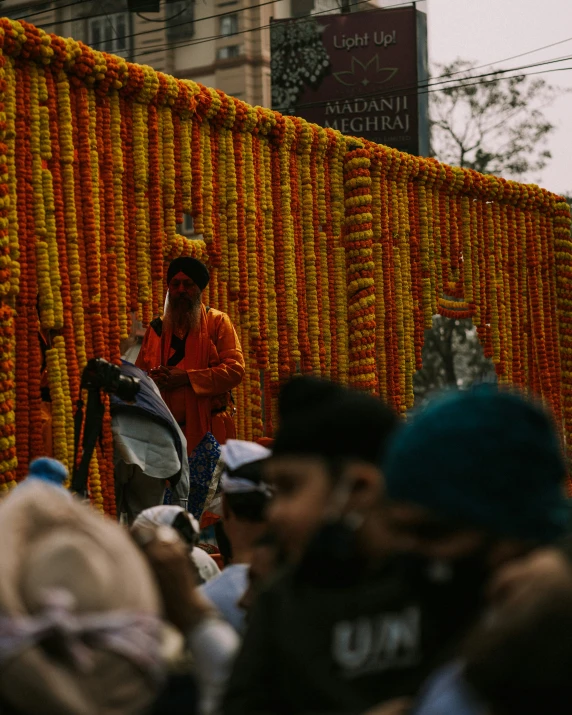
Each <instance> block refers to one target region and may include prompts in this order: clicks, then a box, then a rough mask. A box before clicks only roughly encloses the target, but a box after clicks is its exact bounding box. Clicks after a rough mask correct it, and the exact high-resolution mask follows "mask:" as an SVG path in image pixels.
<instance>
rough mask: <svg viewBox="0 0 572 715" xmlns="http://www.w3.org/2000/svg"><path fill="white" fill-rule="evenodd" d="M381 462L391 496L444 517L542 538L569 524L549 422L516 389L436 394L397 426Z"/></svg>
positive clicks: (560, 464) (504, 532)
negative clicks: (415, 413) (514, 391)
mask: <svg viewBox="0 0 572 715" xmlns="http://www.w3.org/2000/svg"><path fill="white" fill-rule="evenodd" d="M382 466H383V471H384V474H385V479H386V485H387V494H388V496H389V498H390V499H392V500H395V501H401V502H409V503H413V504H417V505H419V506H423V507H425V508H426V509H428V510H430V511H431V512H433V513H434V514H435V515H437V516H438V517H439V518H440V519H443V520H449V521H454V522H455V523H461V524H466V525H467V526H468V527H476V528H480V529H483V530H485V531H488V532H491V533H494V534H498V535H504V536H508V537H512V538H518V539H524V540H529V539H530V540H534V541H539V542H549V541H552V540H554V539H556V538H557V537H558V536H560V535H561V534H562V533H563V531H564V530H565V528H566V526H567V523H568V516H567V507H566V501H565V498H564V490H563V483H564V478H565V476H566V467H565V464H564V460H563V456H562V452H561V449H560V445H559V442H558V437H557V435H556V432H555V430H554V426H553V424H552V422H551V420H550V418H549V417H548V415H547V414H546V413H545V412H544V411H543V410H541V409H540V408H539V407H537V406H536V405H534V404H532V403H531V402H528V401H527V400H525V399H524V398H523V397H521V396H520V395H517V394H514V393H509V392H498V391H496V390H493V389H491V388H480V389H479V390H475V391H470V392H455V393H452V394H448V395H445V396H443V397H440V398H438V399H437V400H435V401H433V402H432V403H430V404H429V406H428V407H427V408H426V409H425V410H423V411H422V412H420V413H419V414H418V415H417V416H416V417H414V418H413V420H412V421H411V422H409V423H408V424H407V425H405V426H404V427H403V428H402V429H401V430H400V431H399V432H398V434H397V436H396V437H395V439H394V441H393V442H392V444H391V445H390V447H389V449H388V451H387V453H386V457H385V459H384V461H383V465H382Z"/></svg>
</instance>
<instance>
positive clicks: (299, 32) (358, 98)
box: [271, 6, 429, 155]
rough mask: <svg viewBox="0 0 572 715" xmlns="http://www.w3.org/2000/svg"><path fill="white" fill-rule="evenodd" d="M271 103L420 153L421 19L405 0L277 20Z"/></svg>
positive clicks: (424, 133) (423, 115)
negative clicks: (365, 8)
mask: <svg viewBox="0 0 572 715" xmlns="http://www.w3.org/2000/svg"><path fill="white" fill-rule="evenodd" d="M271 48H272V61H271V67H272V104H273V108H274V109H276V110H278V111H280V112H282V113H283V114H295V115H297V116H300V117H304V118H305V119H307V120H308V121H311V122H315V123H316V124H320V125H321V126H323V127H331V128H333V129H338V130H339V131H341V132H342V133H344V134H353V135H357V136H360V137H365V138H366V139H371V140H372V141H375V142H378V143H380V144H386V145H388V146H393V147H395V148H397V149H400V150H401V151H407V152H409V153H411V154H421V155H424V154H427V153H428V144H429V131H428V116H427V94H426V86H425V85H426V81H427V77H428V74H427V19H426V15H425V13H422V12H420V11H418V10H416V9H415V8H414V7H413V6H412V7H406V8H399V9H397V8H396V9H387V10H383V9H380V10H373V11H368V12H357V13H351V14H346V15H327V16H315V17H311V16H310V17H305V18H302V19H298V20H279V21H275V22H273V23H272V27H271Z"/></svg>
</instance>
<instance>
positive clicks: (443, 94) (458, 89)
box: [430, 59, 561, 181]
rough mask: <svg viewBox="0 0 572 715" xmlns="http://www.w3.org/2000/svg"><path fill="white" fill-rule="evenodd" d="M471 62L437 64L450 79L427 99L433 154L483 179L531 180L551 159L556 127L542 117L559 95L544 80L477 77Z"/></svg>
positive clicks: (437, 70)
mask: <svg viewBox="0 0 572 715" xmlns="http://www.w3.org/2000/svg"><path fill="white" fill-rule="evenodd" d="M479 73H480V72H479V70H475V63H474V62H469V61H467V60H462V59H457V60H455V62H452V63H451V64H446V65H437V66H436V67H435V69H434V75H435V76H439V77H441V78H442V77H443V76H444V77H449V78H450V80H451V81H449V82H447V83H446V84H445V85H444V86H443V88H442V89H439V91H437V92H433V93H432V94H431V104H430V122H431V151H432V154H433V155H434V156H436V157H437V158H438V159H439V160H440V161H443V162H445V163H447V164H453V165H455V166H462V167H466V168H470V169H475V170H476V171H480V172H482V173H485V174H501V175H503V176H506V177H510V178H523V177H524V178H527V179H528V181H530V180H531V179H532V177H531V174H533V173H534V172H537V171H539V170H540V169H543V168H544V167H545V166H546V165H547V163H548V160H549V159H550V158H551V154H550V152H549V151H548V150H547V149H546V142H547V138H548V136H549V135H550V133H551V132H552V131H553V130H554V125H553V124H552V123H551V122H549V121H548V120H547V119H546V117H545V116H544V114H543V109H545V108H546V107H547V106H549V105H550V104H551V103H552V102H553V101H554V99H555V98H556V97H557V96H558V94H559V93H560V92H561V90H559V89H558V88H556V87H553V86H551V85H549V84H548V83H547V82H545V81H544V80H542V79H538V78H531V77H526V76H523V75H520V76H517V77H508V78H507V77H505V76H504V73H503V72H501V71H500V70H495V71H493V73H492V74H490V75H488V76H487V77H482V78H476V79H472V80H471V79H470V78H471V77H472V76H475V75H478V74H479Z"/></svg>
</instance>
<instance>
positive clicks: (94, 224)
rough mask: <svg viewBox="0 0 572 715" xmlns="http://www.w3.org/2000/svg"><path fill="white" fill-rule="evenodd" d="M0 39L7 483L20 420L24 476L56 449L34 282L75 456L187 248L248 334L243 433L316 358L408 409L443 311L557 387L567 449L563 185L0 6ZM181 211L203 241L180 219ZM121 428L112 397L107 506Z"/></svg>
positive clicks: (540, 388) (99, 481) (100, 499)
mask: <svg viewBox="0 0 572 715" xmlns="http://www.w3.org/2000/svg"><path fill="white" fill-rule="evenodd" d="M0 45H1V46H2V48H3V53H4V54H3V55H0V144H4V145H5V149H3V151H0V174H1V176H2V178H1V179H0V191H3V192H4V193H2V197H3V198H4V202H2V201H0V331H3V336H4V338H5V340H4V341H3V342H2V350H0V391H2V392H3V394H4V395H5V396H6V397H5V399H4V401H3V402H1V404H2V409H1V410H0V485H1V488H2V489H3V490H5V488H6V481H8V482H9V483H12V481H13V479H12V476H11V474H13V469H14V467H15V462H13V461H11V460H14V459H15V457H13V455H12V452H11V450H13V449H14V447H13V438H14V429H15V432H16V436H17V444H18V453H19V456H20V458H21V464H20V468H19V470H18V475H19V477H21V476H23V475H24V474H25V470H26V465H27V463H28V461H29V459H30V458H31V457H33V456H34V455H36V454H39V453H41V450H42V440H41V420H40V414H39V409H40V394H39V386H40V383H39V376H40V364H41V355H40V349H39V343H38V340H36V333H37V329H38V313H37V310H36V304H37V303H38V296H39V306H40V318H41V320H42V324H43V326H44V328H46V329H50V328H52V327H60V326H63V335H62V336H61V338H58V342H57V346H56V345H55V344H54V347H53V348H52V352H51V353H50V365H51V372H52V375H56V377H58V376H61V380H59V379H57V380H55V382H54V381H53V389H54V394H55V398H56V410H55V417H56V420H55V431H56V432H57V433H58V435H60V436H63V434H64V432H65V442H66V448H67V451H68V461H69V451H70V436H71V429H70V422H71V417H70V404H71V400H72V399H75V397H76V396H77V395H72V393H73V392H76V390H77V386H78V384H79V375H80V370H81V368H82V366H83V365H84V364H85V361H86V359H87V358H88V357H91V356H92V355H94V354H99V355H104V356H110V357H112V358H113V359H114V360H118V357H119V356H118V345H119V339H120V338H122V337H126V336H127V334H128V331H129V327H130V320H131V318H130V316H129V312H137V313H138V315H139V317H142V318H143V319H144V321H148V320H149V319H150V318H151V316H152V314H153V313H154V312H158V311H160V309H161V303H162V291H163V289H164V284H163V276H164V270H165V267H166V263H167V262H168V261H169V260H170V259H171V258H173V257H174V256H178V255H181V254H185V255H195V256H199V257H202V258H204V259H205V260H207V259H208V261H209V266H210V268H211V271H212V282H211V285H210V286H209V290H208V301H209V304H210V303H214V304H215V305H216V307H219V308H221V309H223V310H227V311H228V312H229V313H230V315H231V317H232V318H233V320H234V321H235V322H236V326H237V330H238V331H239V333H240V335H241V338H242V340H243V347H244V350H245V356H246V360H247V373H246V376H245V379H244V382H243V384H242V385H241V387H240V388H239V390H238V392H237V394H238V398H239V402H240V404H239V423H238V426H239V432H240V434H241V436H249V437H253V438H256V437H258V436H259V435H261V434H262V433H263V430H264V432H265V433H266V434H270V433H271V431H272V428H273V426H275V425H276V397H277V390H278V387H279V384H280V382H281V381H283V380H285V379H286V378H288V377H289V376H290V375H291V374H292V373H294V372H295V371H297V370H300V369H301V370H302V371H306V372H307V371H312V372H316V373H321V374H326V375H330V376H331V377H332V378H333V379H336V380H338V381H340V382H342V383H348V382H349V383H350V384H351V385H352V386H354V387H358V388H361V389H366V390H369V391H372V392H374V393H380V394H382V395H384V396H386V398H387V400H388V401H389V402H390V403H391V404H392V405H393V406H394V407H395V408H396V409H398V410H400V411H403V410H405V409H407V407H409V406H410V405H411V404H412V401H413V394H412V377H413V372H414V370H415V369H416V368H418V367H419V362H420V350H421V346H422V339H423V330H424V328H425V327H428V326H429V323H430V321H431V318H432V316H433V315H434V314H435V313H436V312H438V311H441V312H442V313H443V314H444V315H448V316H450V317H452V318H455V319H457V318H461V317H463V318H464V317H473V318H474V322H475V325H476V326H477V330H478V334H479V337H480V339H481V340H482V342H483V345H484V349H485V353H486V354H487V355H489V356H492V357H493V359H494V361H495V364H496V366H497V370H498V372H499V376H500V377H501V379H502V380H504V381H514V382H516V383H518V384H520V385H523V386H526V387H528V388H529V389H530V390H532V391H534V392H538V393H539V394H541V395H542V396H543V398H544V399H545V400H546V401H547V402H549V403H550V405H551V406H552V408H553V411H554V414H555V418H556V419H557V420H560V416H562V421H563V423H564V431H565V434H566V436H567V444H568V445H570V444H572V361H571V360H570V355H571V354H572V343H571V340H572V337H571V336H572V295H571V293H570V291H571V289H570V287H569V286H570V284H571V281H572V265H571V264H572V258H571V254H572V242H571V241H570V235H569V226H570V213H569V210H568V207H567V205H566V204H565V203H564V202H563V201H561V199H560V197H556V196H554V195H552V194H549V193H548V192H546V191H544V190H542V189H539V188H538V187H535V186H525V185H522V184H516V183H515V182H508V181H506V180H504V179H496V178H495V177H490V176H482V175H480V174H477V173H476V172H473V171H467V170H463V169H459V168H451V167H446V166H443V165H441V164H439V163H438V162H436V161H435V160H433V159H417V158H415V157H408V156H406V155H404V154H400V153H399V152H397V151H395V150H392V149H388V148H387V147H381V146H378V145H374V144H372V143H370V142H363V143H362V142H360V141H357V142H356V141H355V140H354V139H352V138H351V137H344V136H342V135H341V134H339V133H338V132H336V131H334V130H332V129H326V130H322V129H320V128H316V127H314V126H312V125H309V124H308V123H307V122H305V121H304V120H300V119H286V118H284V117H281V116H280V115H278V114H277V113H275V112H272V111H270V110H267V109H263V108H260V107H259V108H253V107H249V106H248V105H246V104H245V103H243V102H241V101H239V100H233V99H232V98H229V97H227V96H226V95H225V94H224V93H223V92H220V91H215V90H209V89H207V88H205V87H202V86H201V85H197V84H195V83H194V82H190V81H185V80H176V79H174V78H171V77H168V76H166V75H163V74H161V73H157V72H155V71H154V70H153V69H151V68H149V67H144V66H140V65H134V64H130V63H127V62H125V61H124V60H122V59H120V58H113V57H111V56H109V55H105V54H104V53H101V52H99V51H94V50H91V49H89V48H88V47H86V46H85V45H83V44H81V43H77V42H75V41H74V40H62V39H60V38H57V37H55V36H49V35H47V34H46V33H44V32H43V31H42V30H39V29H37V28H34V27H33V26H31V25H29V24H27V23H25V22H16V21H10V20H8V19H2V20H0ZM153 137H156V139H157V141H154V139H153ZM2 160H3V161H4V164H3V163H2ZM4 187H5V189H4ZM183 213H191V214H192V215H193V217H194V219H195V235H196V236H197V238H200V236H201V234H202V235H204V238H205V242H206V245H205V243H204V242H203V241H201V240H195V239H189V238H188V237H183V236H180V235H178V234H177V233H176V224H177V223H180V221H181V219H182V214H183ZM19 264H20V265H19ZM19 272H21V276H19V275H18V274H19ZM14 307H15V309H16V311H17V319H16V322H15V329H16V335H15V338H16V339H15V341H14V337H13V334H12V333H11V332H10V331H11V329H12V328H13V326H12V322H11V321H12V314H11V312H10V311H11V310H12V309H13V308H14ZM14 345H15V347H14ZM14 351H15V352H14ZM54 351H55V352H54ZM56 353H57V355H56ZM14 358H16V359H15V360H14ZM56 358H57V363H56ZM261 370H262V371H264V374H262V375H261V372H260V371H261ZM14 371H15V373H16V378H17V379H16V388H15V389H16V402H17V404H16V410H17V413H16V419H15V423H14V420H13V419H12V418H11V417H10V407H9V405H10V395H11V396H12V397H13V395H14V386H13V384H12V381H11V377H10V376H11V375H13V374H14ZM56 383H57V384H56ZM68 394H69V397H68ZM62 395H63V397H62ZM62 401H63V402H62ZM61 404H65V408H64V410H63V412H62V408H61ZM263 413H264V422H265V424H264V425H263V424H262V415H263ZM109 420H110V416H109V413H108V411H107V408H106V417H105V425H104V435H103V448H101V447H99V448H98V451H97V454H96V456H95V457H94V460H93V464H92V469H91V475H90V491H91V495H92V499H93V501H94V503H95V504H96V505H97V506H98V507H99V508H101V509H103V510H105V511H107V512H108V513H111V514H112V513H113V512H114V509H115V505H114V500H113V471H112V457H111V452H112V450H111V442H110V435H111V433H110V431H109V428H110V421H109ZM64 425H65V428H64V427H63V426H64ZM10 440H12V442H11V441H10ZM59 448H60V447H58V449H59ZM61 449H63V447H62V448H61ZM62 456H64V455H63V452H62Z"/></svg>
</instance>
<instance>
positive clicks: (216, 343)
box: [136, 257, 244, 455]
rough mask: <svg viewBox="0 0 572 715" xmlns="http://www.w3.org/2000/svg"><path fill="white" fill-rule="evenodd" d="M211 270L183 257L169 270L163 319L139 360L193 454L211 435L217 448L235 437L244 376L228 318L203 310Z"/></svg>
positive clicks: (149, 335)
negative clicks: (236, 399) (236, 400)
mask: <svg viewBox="0 0 572 715" xmlns="http://www.w3.org/2000/svg"><path fill="white" fill-rule="evenodd" d="M208 282H209V272H208V270H207V267H206V266H205V265H204V264H203V263H201V261H198V260H197V259H196V258H189V257H180V258H176V259H175V260H174V261H172V262H171V264H170V266H169V270H168V271H167V283H168V288H169V291H168V296H167V302H166V306H165V314H164V316H163V319H161V318H156V319H155V320H153V321H152V322H151V324H150V325H149V328H148V329H147V332H146V334H145V337H144V339H143V345H142V346H141V351H140V353H139V356H138V358H137V362H136V365H137V367H140V368H142V369H143V370H145V371H147V372H148V373H149V376H150V377H151V378H152V379H153V380H155V382H156V384H157V386H158V387H159V389H160V390H161V395H162V396H163V399H164V400H165V402H166V403H167V406H168V407H169V409H170V410H171V412H172V414H173V416H174V418H175V419H176V420H177V422H178V423H179V425H180V426H181V429H182V430H183V432H184V433H185V436H186V438H187V453H188V454H189V455H190V454H191V453H192V452H193V450H194V449H195V448H196V447H197V446H198V445H199V443H200V442H201V441H202V439H203V438H204V437H205V435H206V434H207V433H208V432H210V433H211V434H212V435H213V436H214V437H215V439H216V440H217V442H219V444H224V443H225V442H226V440H227V439H229V438H232V437H235V435H236V430H235V426H234V421H233V416H232V397H231V394H230V392H231V390H232V389H233V388H235V387H236V386H237V385H238V384H240V382H241V381H242V378H243V376H244V358H243V355H242V348H241V346H240V342H239V340H238V336H237V334H236V331H235V329H234V327H233V325H232V323H231V321H230V318H229V317H228V315H226V313H222V312H221V311H219V310H215V309H214V308H209V307H207V306H205V305H204V304H203V302H202V300H201V296H202V292H203V290H204V289H205V288H206V286H207V284H208Z"/></svg>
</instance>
